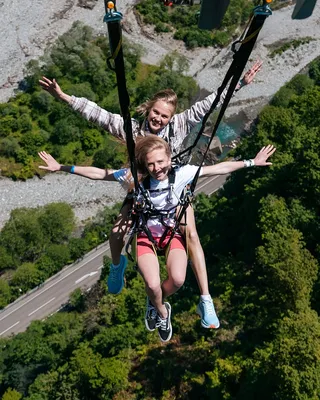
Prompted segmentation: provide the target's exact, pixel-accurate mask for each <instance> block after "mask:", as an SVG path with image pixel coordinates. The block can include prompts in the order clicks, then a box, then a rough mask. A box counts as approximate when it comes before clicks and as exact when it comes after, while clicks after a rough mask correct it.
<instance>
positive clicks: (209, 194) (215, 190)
mask: <svg viewBox="0 0 320 400" xmlns="http://www.w3.org/2000/svg"><path fill="white" fill-rule="evenodd" d="M222 187H223V185H222V186H220V187H218V188H216V189H214V190H213V191H212V192H210V193H208V196H211V195H212V194H213V193H215V192H217V191H218V190H220V189H221V188H222Z"/></svg>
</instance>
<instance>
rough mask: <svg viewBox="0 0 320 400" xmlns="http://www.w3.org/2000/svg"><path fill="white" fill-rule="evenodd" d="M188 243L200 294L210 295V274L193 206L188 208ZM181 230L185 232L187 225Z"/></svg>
mask: <svg viewBox="0 0 320 400" xmlns="http://www.w3.org/2000/svg"><path fill="white" fill-rule="evenodd" d="M186 213H187V226H188V229H187V233H186V235H187V238H186V239H187V245H188V250H189V253H190V258H191V261H192V269H193V272H194V274H195V276H196V279H197V282H198V286H199V290H200V294H201V295H208V294H209V285H208V275H207V268H206V261H205V258H204V253H203V249H202V246H201V243H200V240H199V236H198V232H197V228H196V221H195V218H194V211H193V208H192V207H191V206H189V207H188V208H187V211H186ZM180 230H181V232H182V233H184V234H185V227H184V226H181V227H180Z"/></svg>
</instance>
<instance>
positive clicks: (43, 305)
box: [28, 297, 55, 317]
mask: <svg viewBox="0 0 320 400" xmlns="http://www.w3.org/2000/svg"><path fill="white" fill-rule="evenodd" d="M54 299H55V297H52V299H51V300H49V301H47V302H46V303H44V304H42V306H40V307H38V308H37V309H36V310H34V311H32V312H31V313H30V314H28V317H30V315H32V314H34V313H35V312H37V311H39V310H40V309H41V308H42V307H45V306H46V305H47V304H49V303H51V301H53V300H54Z"/></svg>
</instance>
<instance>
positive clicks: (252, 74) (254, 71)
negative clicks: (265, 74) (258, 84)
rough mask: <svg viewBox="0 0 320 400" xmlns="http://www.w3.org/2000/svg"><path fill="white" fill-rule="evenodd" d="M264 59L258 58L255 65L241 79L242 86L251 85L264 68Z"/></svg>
mask: <svg viewBox="0 0 320 400" xmlns="http://www.w3.org/2000/svg"><path fill="white" fill-rule="evenodd" d="M262 64H263V61H261V60H257V61H256V62H255V63H254V64H253V66H252V67H251V68H250V69H249V70H248V71H247V72H246V73H245V74H244V75H243V78H242V79H241V83H242V86H243V85H249V84H250V83H251V82H252V81H253V79H254V77H255V76H256V74H257V73H258V72H259V71H260V70H261V68H262Z"/></svg>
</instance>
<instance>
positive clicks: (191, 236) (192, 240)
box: [187, 229, 200, 245]
mask: <svg viewBox="0 0 320 400" xmlns="http://www.w3.org/2000/svg"><path fill="white" fill-rule="evenodd" d="M187 238H188V242H189V244H191V245H192V244H198V243H200V239H199V236H198V232H197V231H196V229H189V230H188V231H187Z"/></svg>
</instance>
